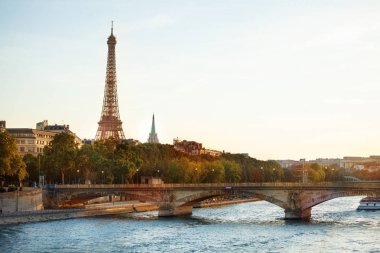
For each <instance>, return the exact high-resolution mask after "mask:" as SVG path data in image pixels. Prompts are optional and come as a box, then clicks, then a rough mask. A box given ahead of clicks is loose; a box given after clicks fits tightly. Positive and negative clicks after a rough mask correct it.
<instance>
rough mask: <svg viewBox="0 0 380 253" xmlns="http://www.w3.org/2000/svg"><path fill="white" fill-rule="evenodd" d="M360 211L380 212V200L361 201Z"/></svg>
mask: <svg viewBox="0 0 380 253" xmlns="http://www.w3.org/2000/svg"><path fill="white" fill-rule="evenodd" d="M358 210H380V198H374V197H365V198H364V199H362V200H360V205H359V206H358Z"/></svg>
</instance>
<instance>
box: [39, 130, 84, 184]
mask: <svg viewBox="0 0 380 253" xmlns="http://www.w3.org/2000/svg"><path fill="white" fill-rule="evenodd" d="M74 140H75V139H74V136H73V135H72V134H70V133H66V132H62V133H59V134H56V135H55V136H54V139H53V140H52V142H51V144H50V145H49V146H45V148H44V158H45V159H44V168H46V170H47V174H49V177H50V178H51V179H55V180H56V179H58V178H59V176H60V177H61V183H62V184H65V174H71V175H73V174H74V173H75V172H74V173H73V170H74V168H75V157H76V153H77V149H78V148H77V145H76V144H75V141H74Z"/></svg>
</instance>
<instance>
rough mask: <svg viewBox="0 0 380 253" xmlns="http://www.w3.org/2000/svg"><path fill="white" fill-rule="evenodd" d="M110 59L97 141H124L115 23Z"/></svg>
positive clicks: (110, 41)
mask: <svg viewBox="0 0 380 253" xmlns="http://www.w3.org/2000/svg"><path fill="white" fill-rule="evenodd" d="M107 44H108V57H107V73H106V84H105V88H104V99H103V109H102V113H101V116H100V121H99V122H98V124H99V127H98V131H97V132H96V137H95V140H105V139H108V138H113V139H114V140H124V139H125V137H124V132H123V128H122V126H121V125H122V123H123V122H121V120H120V115H119V105H118V102H117V86H116V59H115V46H116V38H115V36H114V35H113V21H112V26H111V35H110V36H109V37H108V40H107Z"/></svg>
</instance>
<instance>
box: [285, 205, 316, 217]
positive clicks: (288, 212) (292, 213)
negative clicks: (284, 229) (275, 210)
mask: <svg viewBox="0 0 380 253" xmlns="http://www.w3.org/2000/svg"><path fill="white" fill-rule="evenodd" d="M310 217H311V207H310V208H306V209H301V208H297V209H285V219H286V220H308V219H310Z"/></svg>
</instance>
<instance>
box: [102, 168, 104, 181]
mask: <svg viewBox="0 0 380 253" xmlns="http://www.w3.org/2000/svg"><path fill="white" fill-rule="evenodd" d="M103 179H104V170H102V184H104V182H103V181H104V180H103Z"/></svg>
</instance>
